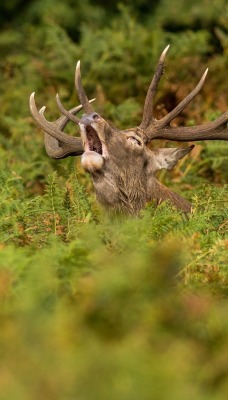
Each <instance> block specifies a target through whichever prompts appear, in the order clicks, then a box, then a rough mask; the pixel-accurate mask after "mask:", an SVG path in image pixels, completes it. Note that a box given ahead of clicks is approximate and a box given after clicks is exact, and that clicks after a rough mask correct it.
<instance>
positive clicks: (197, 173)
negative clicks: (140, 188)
mask: <svg viewBox="0 0 228 400" xmlns="http://www.w3.org/2000/svg"><path fill="white" fill-rule="evenodd" d="M2 3H3V4H2ZM2 3H1V5H0V11H1V13H0V16H1V17H0V21H1V31H0V54H1V57H0V69H1V76H2V79H1V82H0V89H1V120H0V185H1V192H0V201H1V207H0V327H1V329H0V393H1V399H3V400H30V399H37V400H38V399H40V398H42V399H45V400H46V399H47V400H52V399H53V400H56V399H59V400H75V399H80V400H90V399H91V400H96V399H97V400H107V399H109V400H112V399H113V400H116V399H121V400H130V399H131V400H136V399H137V400H138V399H142V400H147V399H148V400H150V399H158V400H160V399H161V400H163V399H164V400H166V399H167V400H168V399H169V400H172V399H175V400H178V399H181V400H182V399H185V400H188V399H192V398H194V399H195V400H204V399H205V400H206V399H207V400H208V399H213V400H223V399H224V400H225V399H226V398H227V391H228V339H227V337H228V322H227V313H228V269H227V264H228V263H227V247H228V246H227V245H228V238H227V225H228V224H227V221H228V215H227V214H228V211H227V186H226V182H227V178H228V158H227V147H228V146H227V143H226V142H222V141H221V142H217V141H214V142H206V143H203V142H201V143H198V144H197V146H196V147H195V149H194V150H193V152H192V154H191V156H189V157H188V159H187V160H184V161H183V162H181V163H180V164H179V165H178V167H177V168H176V169H175V170H174V171H172V172H166V173H164V172H162V173H161V174H160V180H161V181H163V182H164V183H166V184H167V185H168V186H170V187H172V188H173V189H174V190H176V191H179V192H180V193H182V194H184V196H185V197H186V198H189V199H190V200H191V201H192V202H193V205H194V208H193V213H192V215H190V216H189V218H186V217H185V216H184V215H183V214H182V213H181V212H177V211H176V210H174V209H172V207H171V206H170V205H169V204H162V205H160V206H159V207H158V208H157V209H156V208H155V207H154V205H153V204H148V206H147V208H146V209H145V210H144V211H143V212H142V215H141V216H140V218H137V219H125V218H124V217H122V218H120V217H118V218H117V217H116V218H114V217H109V216H107V215H106V214H105V213H104V211H103V210H101V209H100V208H99V207H98V206H97V204H96V202H95V200H94V195H93V188H92V186H91V182H90V179H89V177H88V176H87V175H86V174H85V173H84V172H83V170H82V168H81V166H80V160H75V159H74V158H69V159H65V160H61V161H53V160H51V159H49V158H48V157H47V155H46V154H45V151H44V149H43V137H42V134H41V132H40V130H39V129H38V128H37V127H36V126H35V124H34V123H33V120H32V118H31V116H30V114H29V108H28V97H29V95H30V93H31V92H32V91H36V92H37V102H38V103H39V104H40V106H42V105H43V104H45V105H47V117H48V118H49V119H50V120H54V119H55V118H57V117H58V112H57V106H56V104H55V93H56V92H57V91H59V92H60V94H61V98H63V100H64V104H66V105H69V108H70V107H72V106H73V105H75V104H77V99H76V95H75V93H74V91H73V75H74V64H75V62H76V60H77V59H81V60H82V74H83V82H84V84H85V86H86V88H87V89H88V93H89V95H90V96H91V97H96V98H97V101H96V109H97V111H98V112H100V113H102V115H103V116H104V117H105V118H106V119H109V120H110V121H113V123H114V124H115V125H116V126H119V127H129V126H133V125H134V124H137V123H138V122H139V121H140V117H141V110H142V106H143V102H144V97H145V93H146V89H147V87H148V84H149V82H150V78H151V75H152V72H153V68H154V67H155V65H156V62H157V60H158V57H159V54H160V53H161V51H162V50H163V48H164V47H165V46H166V45H167V44H168V43H171V45H172V46H171V49H170V51H169V54H168V56H167V68H166V72H165V76H164V79H163V82H162V84H161V85H160V88H159V90H160V91H159V94H158V101H157V107H156V113H157V116H158V117H159V116H161V115H164V113H165V112H166V111H168V110H170V108H171V107H173V106H175V105H176V104H177V102H178V101H179V100H180V99H181V98H183V97H184V96H185V95H186V94H187V92H189V90H191V88H193V86H194V85H195V84H196V82H197V81H198V80H199V78H200V76H201V75H202V73H203V71H204V70H205V68H206V67H207V66H208V67H209V70H210V73H209V77H208V78H207V82H206V84H205V87H204V89H203V91H202V93H201V94H200V95H198V97H197V99H195V100H194V102H193V104H192V105H190V106H189V107H188V109H187V110H186V111H185V112H184V113H183V114H182V116H181V117H179V118H178V121H177V123H178V125H182V124H185V125H187V124H195V123H197V124H199V123H202V122H208V121H211V120H213V119H214V118H215V117H216V116H218V115H220V114H221V113H222V112H224V111H226V110H227V98H226V97H225V96H226V93H227V91H226V86H225V82H226V81H227V66H228V30H227V26H228V5H227V1H226V0H210V1H209V0H202V1H201V2H199V1H196V0H193V1H192V2H191V5H190V4H189V2H188V1H187V0H181V1H179V2H177V0H169V1H167V0H159V1H156V2H151V1H148V0H137V1H134V5H133V4H132V2H130V1H127V0H125V1H122V3H121V4H119V2H116V1H113V2H112V3H110V5H108V4H106V3H107V2H104V1H102V0H96V1H92V0H85V1H83V2H82V1H78V0H66V1H64V2H62V1H60V0H55V1H54V0H45V1H43V0H39V1H38V0H32V1H25V0H24V1H21V0H8V1H7V2H2ZM151 3H152V4H151ZM55 110H56V111H55ZM68 132H71V133H72V134H73V133H74V127H73V125H71V126H70V127H69V130H68ZM75 133H76V132H75ZM156 145H157V146H161V147H162V146H166V145H167V143H164V141H163V142H159V141H156Z"/></svg>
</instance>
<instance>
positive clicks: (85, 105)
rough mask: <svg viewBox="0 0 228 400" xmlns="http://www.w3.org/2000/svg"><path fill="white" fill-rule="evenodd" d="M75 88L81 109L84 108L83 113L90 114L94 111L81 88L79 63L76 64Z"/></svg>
mask: <svg viewBox="0 0 228 400" xmlns="http://www.w3.org/2000/svg"><path fill="white" fill-rule="evenodd" d="M75 87H76V91H77V93H78V97H79V100H80V103H81V104H82V107H83V108H84V110H85V112H86V113H87V114H89V113H92V112H93V111H94V110H93V107H92V106H91V104H90V103H89V100H88V97H87V96H86V93H85V90H84V88H83V86H82V80H81V70H80V61H78V62H77V65H76V70H75Z"/></svg>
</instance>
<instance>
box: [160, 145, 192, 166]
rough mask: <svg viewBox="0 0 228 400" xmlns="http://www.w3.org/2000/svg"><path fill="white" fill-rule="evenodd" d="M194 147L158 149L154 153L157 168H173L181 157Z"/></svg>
mask: <svg viewBox="0 0 228 400" xmlns="http://www.w3.org/2000/svg"><path fill="white" fill-rule="evenodd" d="M193 147H194V145H192V146H189V147H178V148H173V147H171V148H166V149H158V150H157V151H156V152H155V153H154V155H155V163H156V169H157V170H159V169H163V168H164V169H172V168H173V167H175V165H176V164H177V162H178V161H179V160H180V159H181V158H183V157H184V156H185V155H186V154H188V153H189V152H190V151H191V150H192V149H193Z"/></svg>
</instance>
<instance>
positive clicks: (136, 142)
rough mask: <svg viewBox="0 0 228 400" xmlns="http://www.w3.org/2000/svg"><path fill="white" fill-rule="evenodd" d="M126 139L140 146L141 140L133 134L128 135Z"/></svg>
mask: <svg viewBox="0 0 228 400" xmlns="http://www.w3.org/2000/svg"><path fill="white" fill-rule="evenodd" d="M127 139H128V140H130V141H131V142H132V143H133V144H136V145H138V146H142V144H141V142H140V141H139V140H138V139H137V138H136V137H135V136H129V137H128V138H127Z"/></svg>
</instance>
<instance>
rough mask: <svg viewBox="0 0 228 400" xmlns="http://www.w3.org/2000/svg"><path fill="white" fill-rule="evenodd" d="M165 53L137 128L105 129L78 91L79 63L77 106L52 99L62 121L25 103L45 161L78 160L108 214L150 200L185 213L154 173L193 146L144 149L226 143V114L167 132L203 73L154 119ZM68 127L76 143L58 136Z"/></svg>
mask: <svg viewBox="0 0 228 400" xmlns="http://www.w3.org/2000/svg"><path fill="white" fill-rule="evenodd" d="M168 48H169V46H167V47H166V48H165V50H164V51H163V53H162V54H161V57H160V60H159V63H158V65H157V68H156V71H155V74H154V76H153V79H152V81H151V84H150V87H149V89H148V92H147V95H146V100H145V105H144V110H143V117H142V122H141V124H140V125H139V126H138V127H135V128H131V129H126V130H119V129H117V128H114V127H113V126H111V125H109V123H108V122H107V121H105V120H104V119H103V118H102V117H101V116H100V115H99V114H97V113H96V112H95V111H94V109H93V107H92V104H91V103H92V102H93V101H94V100H95V99H92V100H88V98H87V96H86V94H85V91H84V89H83V86H82V81H81V73H80V62H78V63H77V67H76V73H75V86H76V90H77V93H78V97H79V100H80V103H81V105H79V106H78V107H75V108H72V109H71V110H69V111H67V110H66V109H65V108H64V106H63V105H62V103H61V101H60V98H59V96H58V94H57V96H56V100H57V104H58V107H59V109H60V111H61V113H62V116H61V117H60V118H59V119H58V120H56V121H54V122H52V123H51V122H48V121H47V120H46V119H45V117H44V110H45V107H42V108H41V109H40V111H38V109H37V107H36V103H35V97H34V96H35V93H32V95H31V97H30V110H31V113H32V116H33V117H34V119H35V120H36V122H37V123H38V125H39V126H40V127H41V128H42V129H43V130H44V131H45V147H46V151H47V153H48V155H49V156H50V157H52V158H54V159H59V158H65V157H68V156H78V155H82V158H81V163H82V166H83V168H84V169H85V170H86V171H87V172H89V174H90V175H91V177H92V180H93V184H94V188H95V192H96V196H97V199H98V201H99V202H100V203H101V204H102V205H103V206H105V208H107V209H109V210H112V211H117V212H124V213H126V214H133V215H134V214H138V212H139V211H140V210H141V209H142V208H143V207H144V206H145V204H146V203H147V202H149V201H152V200H153V201H155V202H156V203H157V204H158V203H160V202H162V201H165V200H169V201H171V203H173V204H174V205H175V206H176V207H177V208H178V209H181V210H183V211H184V212H187V213H188V212H189V211H190V210H191V204H190V203H189V202H188V201H187V200H185V199H184V198H182V197H181V196H179V195H178V194H176V193H175V192H173V191H171V190H170V189H168V188H167V187H166V186H163V185H162V184H161V183H159V182H158V180H157V179H156V173H157V171H158V170H160V169H163V168H164V169H168V170H169V169H172V168H173V167H174V166H175V165H176V164H177V162H178V161H179V160H180V159H181V158H183V157H184V156H185V155H186V154H188V153H189V152H190V151H191V150H192V148H193V147H194V145H191V146H189V147H178V148H163V149H158V148H155V149H149V148H148V144H149V143H150V142H151V141H152V140H153V139H166V140H167V139H168V140H171V141H179V142H189V141H190V142H193V141H199V140H206V139H207V140H215V139H220V140H228V129H227V122H228V112H226V113H224V114H223V115H222V116H220V117H219V118H217V119H216V120H215V121H213V122H210V123H207V124H204V125H199V126H191V127H175V128H174V127H172V126H170V123H171V121H172V120H173V119H174V118H175V117H177V116H178V115H179V114H180V112H181V111H182V110H183V109H184V108H185V107H186V106H187V105H188V104H189V102H190V101H191V100H192V99H193V98H194V97H195V96H196V95H197V93H198V92H199V91H200V90H201V88H202V86H203V84H204V81H205V78H206V75H207V71H208V70H206V71H205V73H204V74H203V76H202V78H201V80H200V81H199V83H198V85H197V86H196V87H195V88H194V90H193V91H192V92H191V93H190V94H189V95H188V96H187V97H185V98H184V100H182V101H181V103H180V104H178V105H177V106H176V107H175V108H174V109H173V110H172V111H171V112H170V113H169V114H167V115H166V116H165V117H164V118H162V119H160V120H156V119H155V118H154V116H153V108H154V98H155V94H156V90H157V87H158V84H159V81H160V78H161V76H162V74H163V69H164V61H165V56H166V53H167V51H168ZM82 108H83V110H84V112H85V114H83V116H82V117H81V119H79V118H78V117H76V116H75V115H76V114H77V113H78V112H79V111H80V110H81V109H82ZM69 121H73V122H74V123H75V124H76V125H78V126H79V128H80V134H81V138H78V137H73V136H70V135H68V134H66V133H64V132H63V130H64V127H65V126H66V124H67V123H68V122H69Z"/></svg>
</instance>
